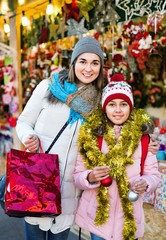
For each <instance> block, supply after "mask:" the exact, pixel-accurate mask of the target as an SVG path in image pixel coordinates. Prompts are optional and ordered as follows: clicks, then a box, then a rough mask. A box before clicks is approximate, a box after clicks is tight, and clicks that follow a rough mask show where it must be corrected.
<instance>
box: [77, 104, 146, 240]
mask: <svg viewBox="0 0 166 240" xmlns="http://www.w3.org/2000/svg"><path fill="white" fill-rule="evenodd" d="M146 122H150V117H149V115H148V114H147V113H146V112H145V111H144V110H143V109H138V110H133V111H132V113H131V115H130V118H129V119H128V120H127V121H126V122H125V124H124V125H123V127H122V130H121V133H120V136H119V141H118V143H116V138H115V133H114V129H113V127H110V126H109V125H108V124H106V118H105V119H104V121H103V112H102V110H101V106H100V107H99V109H97V110H95V111H94V113H93V114H91V115H90V116H89V118H88V120H87V121H86V122H85V123H84V124H83V125H82V126H81V128H80V132H79V137H78V145H79V147H80V154H81V155H82V156H83V159H84V164H85V166H86V168H87V169H93V168H94V167H96V166H104V165H107V166H109V167H110V169H111V171H110V177H111V178H114V179H116V183H117V186H118V191H119V196H120V199H121V204H122V208H123V211H124V229H123V238H124V239H125V240H132V239H135V237H134V235H135V232H136V224H135V220H134V217H133V206H132V203H131V201H129V199H128V198H127V194H128V192H129V191H130V189H129V188H130V182H129V180H128V177H127V174H126V166H127V165H128V164H133V163H134V162H133V160H132V155H133V154H134V152H135V150H136V148H137V146H138V144H139V141H140V139H141V136H142V123H146ZM100 125H103V126H104V127H105V129H106V131H105V134H104V139H105V141H106V143H107V145H108V149H109V152H108V153H107V154H103V153H102V152H101V151H100V149H99V148H98V141H97V136H95V135H94V130H95V129H96V128H97V127H98V126H100ZM97 201H98V207H97V210H96V218H95V224H96V225H98V226H101V225H102V224H103V223H105V222H106V221H107V219H108V215H109V208H110V204H109V195H108V187H103V186H102V185H101V186H100V187H99V188H98V194H97Z"/></svg>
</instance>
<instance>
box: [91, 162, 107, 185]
mask: <svg viewBox="0 0 166 240" xmlns="http://www.w3.org/2000/svg"><path fill="white" fill-rule="evenodd" d="M109 173H110V168H109V167H108V166H100V167H95V168H94V169H93V171H92V172H90V173H89V175H88V181H89V183H92V182H99V181H101V180H103V179H105V178H107V177H108V176H109Z"/></svg>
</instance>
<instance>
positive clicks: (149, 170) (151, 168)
mask: <svg viewBox="0 0 166 240" xmlns="http://www.w3.org/2000/svg"><path fill="white" fill-rule="evenodd" d="M158 167H159V166H158V161H157V158H156V155H154V154H153V153H151V152H148V153H147V157H146V159H145V165H144V170H143V175H142V176H141V178H144V179H145V180H146V182H147V184H148V188H147V190H146V192H153V191H154V190H155V189H156V188H157V186H158V185H159V183H160V180H161V176H160V172H159V169H158Z"/></svg>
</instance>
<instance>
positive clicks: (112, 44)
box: [0, 0, 166, 240]
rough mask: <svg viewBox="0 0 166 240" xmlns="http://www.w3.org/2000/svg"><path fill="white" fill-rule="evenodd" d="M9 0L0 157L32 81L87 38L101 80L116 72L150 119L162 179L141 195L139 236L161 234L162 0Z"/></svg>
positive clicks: (62, 63) (164, 159)
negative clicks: (98, 59) (99, 59)
mask: <svg viewBox="0 0 166 240" xmlns="http://www.w3.org/2000/svg"><path fill="white" fill-rule="evenodd" d="M2 2H3V1H2ZM8 2H9V3H10V4H9V6H8V9H5V8H3V6H2V4H1V6H0V7H1V12H0V13H1V14H0V42H1V43H0V84H1V85H0V92H1V94H0V157H3V158H4V157H5V156H6V154H7V152H8V151H10V148H11V147H12V146H13V145H14V147H16V146H18V142H17V136H16V135H15V132H14V131H15V125H16V120H17V117H18V115H19V114H20V113H21V112H22V109H23V108H24V106H25V104H26V103H27V101H28V99H29V98H30V96H31V95H32V92H33V90H34V89H35V87H36V86H37V84H38V83H39V82H40V81H42V80H43V79H45V78H49V77H50V75H51V74H53V73H55V72H57V71H59V70H60V69H62V68H64V67H65V68H66V69H68V68H69V66H70V57H71V53H72V50H73V48H74V46H75V44H76V43H77V41H78V40H79V39H80V38H82V37H84V36H91V37H94V38H95V39H97V40H98V41H99V43H100V44H101V47H102V50H103V53H104V66H103V72H104V81H105V84H107V83H108V82H109V81H110V79H111V77H112V76H113V75H114V74H116V73H118V74H121V75H123V76H124V78H125V81H126V82H128V83H129V84H130V85H131V86H132V88H133V93H134V105H135V107H136V108H144V109H146V110H147V112H148V113H149V114H150V116H151V118H152V119H153V120H154V123H155V131H154V133H153V137H155V138H156V139H158V141H160V149H159V152H158V154H157V158H158V162H159V169H160V172H161V176H162V181H161V184H160V186H159V187H158V189H157V190H156V191H155V192H154V193H153V194H151V195H146V196H145V197H144V209H145V217H146V226H145V235H144V237H143V238H142V239H144V240H150V239H153V240H154V239H159V240H164V239H166V238H165V236H166V232H165V227H164V226H165V220H166V201H165V199H166V3H165V0H156V1H153V0H143V1H140V0H139V1H134V0H125V1H122V0H116V1H114V0H110V1H108V0H96V1H95V0H63V1H62V0H58V1H57V0H52V1H51V0H49V1H47V0H36V1H32V0H27V1H18V2H17V1H12V2H13V4H11V1H8ZM16 2H17V3H16ZM2 142H3V143H2ZM13 143H14V144H13ZM20 147H21V148H22V146H20Z"/></svg>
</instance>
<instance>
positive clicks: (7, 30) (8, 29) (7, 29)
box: [4, 19, 10, 33]
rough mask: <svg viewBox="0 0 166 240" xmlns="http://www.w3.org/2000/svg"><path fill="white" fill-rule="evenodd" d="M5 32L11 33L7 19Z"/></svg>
mask: <svg viewBox="0 0 166 240" xmlns="http://www.w3.org/2000/svg"><path fill="white" fill-rule="evenodd" d="M4 31H5V33H9V32H10V27H9V24H7V23H6V19H4Z"/></svg>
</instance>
